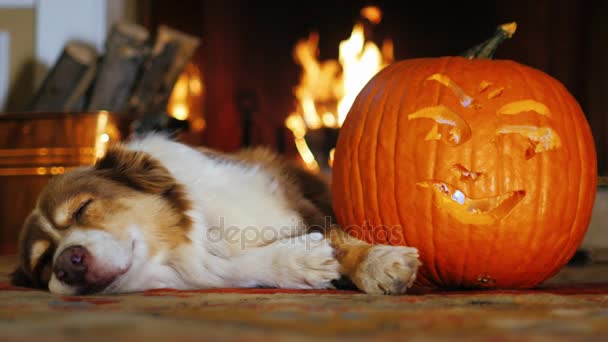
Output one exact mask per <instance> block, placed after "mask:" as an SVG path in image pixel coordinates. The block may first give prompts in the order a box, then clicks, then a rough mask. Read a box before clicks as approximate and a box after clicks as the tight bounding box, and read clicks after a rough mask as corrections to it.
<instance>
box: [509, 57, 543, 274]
mask: <svg viewBox="0 0 608 342" xmlns="http://www.w3.org/2000/svg"><path fill="white" fill-rule="evenodd" d="M511 68H512V70H513V71H515V72H516V73H517V74H518V75H519V76H520V78H521V81H520V82H518V84H521V85H522V88H524V91H523V92H524V94H526V95H524V97H522V98H529V97H532V98H538V97H537V96H536V94H535V93H534V89H535V87H533V86H532V85H531V82H530V78H529V77H528V74H529V72H530V70H526V71H527V72H523V71H522V69H521V65H517V64H515V65H512V66H511ZM528 94H530V96H528ZM534 120H535V122H534V124H535V126H537V127H541V126H542V125H543V123H542V119H541V116H540V115H536V116H534ZM532 159H534V160H533V162H534V164H535V165H534V166H535V168H534V172H532V173H533V174H534V175H535V176H536V180H535V182H534V184H539V183H540V182H541V181H542V182H543V185H541V189H545V185H544V181H545V180H546V179H548V178H549V177H546V175H545V174H544V172H543V170H546V168H545V167H544V166H545V163H546V162H547V159H548V156H547V154H542V153H541V154H540V155H538V154H537V155H535V156H534V157H533V158H532ZM531 161H532V160H528V164H530V162H531ZM534 192H536V190H534ZM541 201H542V196H538V197H537V198H536V200H535V201H534V202H533V206H534V209H533V210H532V212H533V213H539V212H540V208H541ZM528 210H530V209H528ZM539 217H540V215H538V214H537V215H535V216H534V219H531V220H530V226H531V227H533V229H527V230H525V232H526V233H525V234H523V238H522V240H524V241H537V234H536V233H537V232H538V229H537V227H539V226H540V222H539ZM518 244H519V242H518ZM539 251H542V249H541V248H538V249H537V250H536V251H534V250H533V251H532V253H534V252H536V253H538V252H539ZM522 259H524V260H521V263H524V262H525V261H526V259H527V260H534V259H536V255H534V256H530V257H528V258H522ZM527 264H529V262H527Z"/></svg>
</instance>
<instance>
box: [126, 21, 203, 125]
mask: <svg viewBox="0 0 608 342" xmlns="http://www.w3.org/2000/svg"><path fill="white" fill-rule="evenodd" d="M199 43H200V40H199V39H198V38H197V37H194V36H192V35H189V34H186V33H183V32H179V31H176V30H174V29H171V28H169V27H166V26H161V27H160V28H159V30H158V35H157V38H156V41H155V44H154V48H153V49H152V52H151V54H150V55H149V56H148V59H147V60H146V62H145V64H144V67H143V70H142V77H141V78H140V80H139V81H138V82H137V85H136V87H135V91H134V92H133V96H132V97H131V101H130V111H131V112H133V113H137V114H142V115H144V119H143V120H142V121H141V122H140V123H141V125H143V126H150V127H152V126H157V125H159V122H160V121H164V120H166V118H163V116H166V108H167V103H168V101H169V96H170V95H171V91H172V90H173V86H174V85H175V82H176V81H177V79H178V77H179V75H180V74H181V72H182V71H183V69H184V67H185V66H186V64H187V63H188V61H189V60H190V58H191V57H192V55H193V54H194V51H195V50H196V48H197V47H198V45H199ZM143 126H142V127H143ZM142 127H140V130H141V129H142ZM143 130H145V128H143Z"/></svg>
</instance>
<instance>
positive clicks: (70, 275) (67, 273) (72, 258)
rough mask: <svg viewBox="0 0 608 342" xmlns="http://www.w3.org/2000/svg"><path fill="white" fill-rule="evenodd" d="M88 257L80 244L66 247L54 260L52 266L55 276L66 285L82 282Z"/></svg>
mask: <svg viewBox="0 0 608 342" xmlns="http://www.w3.org/2000/svg"><path fill="white" fill-rule="evenodd" d="M89 258H90V254H89V252H88V251H87V249H86V248H84V247H82V246H72V247H68V248H66V249H65V250H64V251H63V252H61V254H59V256H58V257H57V260H56V261H55V265H54V268H53V272H54V273H55V277H57V279H58V280H59V281H61V282H62V283H65V284H68V285H79V284H83V283H84V282H85V275H86V273H87V269H88V267H87V259H89Z"/></svg>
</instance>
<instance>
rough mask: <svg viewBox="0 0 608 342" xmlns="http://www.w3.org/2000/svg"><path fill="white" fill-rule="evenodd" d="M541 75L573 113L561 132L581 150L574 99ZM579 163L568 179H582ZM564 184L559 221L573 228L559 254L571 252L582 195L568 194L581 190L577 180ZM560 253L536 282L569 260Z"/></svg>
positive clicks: (562, 105)
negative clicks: (571, 240)
mask: <svg viewBox="0 0 608 342" xmlns="http://www.w3.org/2000/svg"><path fill="white" fill-rule="evenodd" d="M540 76H544V78H545V79H549V80H548V81H547V80H545V81H544V82H543V80H541V79H539V80H537V82H539V83H540V82H543V85H545V86H548V87H549V89H551V92H552V94H553V97H554V98H555V101H556V102H557V103H558V104H559V110H560V111H566V112H569V113H571V115H563V116H562V117H563V120H568V123H561V124H562V127H564V126H566V127H568V128H570V129H562V132H561V133H560V134H562V135H563V136H564V137H565V138H566V139H567V141H568V142H569V143H568V144H567V146H570V144H571V143H572V141H574V142H576V144H577V149H576V150H577V151H578V150H580V147H579V146H578V145H580V144H579V139H578V136H579V135H578V132H576V131H572V129H571V128H574V129H576V126H578V123H577V120H575V117H573V114H575V113H576V112H572V111H571V110H570V108H569V106H568V103H567V102H570V101H572V100H573V99H568V101H565V99H564V96H565V95H566V94H565V92H564V90H562V89H556V87H555V85H556V81H554V80H553V79H551V78H550V77H548V76H547V75H540ZM573 126H574V127H573ZM567 152H568V160H569V162H572V161H573V160H572V158H574V156H573V155H572V153H571V149H570V147H568V149H567ZM577 154H578V153H577ZM549 162H550V161H547V163H549ZM578 164H579V167H577V168H572V167H570V168H568V171H567V172H571V173H572V174H573V175H572V176H567V177H565V179H566V180H569V179H580V177H581V171H582V170H581V164H582V161H581V160H578ZM553 171H555V170H553ZM563 185H564V186H563V187H562V189H564V190H563V191H562V193H563V194H562V195H561V196H559V197H560V198H563V199H564V200H563V203H564V208H565V210H564V211H558V213H559V215H558V216H559V222H560V224H562V225H566V226H568V225H570V226H571V229H569V230H568V237H567V238H566V239H565V241H564V243H563V244H562V245H561V246H560V247H559V248H558V251H561V252H560V253H558V255H562V256H563V255H564V254H570V253H569V252H568V251H567V250H568V248H569V247H568V245H569V240H570V239H571V235H572V229H574V227H576V226H575V224H576V222H575V221H576V216H577V215H578V212H579V205H580V197H579V196H578V195H577V196H576V197H575V198H573V197H572V196H569V195H568V194H572V192H573V191H575V190H576V192H577V193H578V192H579V191H580V186H579V185H578V184H576V183H575V182H571V181H570V182H567V184H563ZM573 201H575V202H576V206H572V205H571V203H572V202H573ZM571 207H572V208H575V209H573V214H572V215H574V218H572V219H571V220H570V222H564V221H565V219H564V218H563V217H564V216H566V217H572V215H570V214H569V213H567V210H568V208H571ZM559 228H561V227H559ZM559 228H558V229H559ZM541 253H542V252H541ZM571 254H574V251H572V253H571ZM558 255H554V256H553V258H555V260H557V263H555V262H553V264H554V265H553V267H547V268H546V269H545V272H544V274H539V275H538V276H537V278H538V279H537V280H536V283H538V282H540V281H542V280H543V279H544V277H547V275H549V274H553V273H555V272H557V271H558V270H559V269H560V268H561V265H563V264H565V263H566V262H567V260H563V261H560V259H562V257H561V256H558ZM568 259H569V257H568ZM555 265H560V266H559V267H556V266H555ZM532 285H535V284H532Z"/></svg>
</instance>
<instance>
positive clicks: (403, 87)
mask: <svg viewBox="0 0 608 342" xmlns="http://www.w3.org/2000/svg"><path fill="white" fill-rule="evenodd" d="M415 66H418V67H419V66H420V62H418V63H417V64H416V65H415ZM404 68H405V65H404V66H403V67H401V69H404ZM412 68H413V67H412ZM413 75H414V73H413V72H411V73H409V75H408V76H409V77H408V79H407V82H403V84H402V85H401V88H400V89H399V90H398V91H397V93H398V94H405V95H401V96H400V97H399V102H398V104H397V106H396V108H395V113H394V114H393V116H394V117H395V136H394V139H393V151H392V163H391V164H392V167H393V172H392V173H393V177H395V176H396V175H397V170H398V169H399V168H398V167H397V161H398V158H397V155H398V147H399V141H398V139H399V137H400V136H401V134H400V130H401V125H402V124H403V123H402V118H403V117H404V116H405V115H401V111H402V104H403V100H404V99H405V98H406V97H407V96H414V94H410V93H413V91H414V89H412V90H409V89H408V90H407V91H406V88H408V86H407V84H408V83H409V82H411V79H412V78H413ZM393 183H394V184H393V185H394V186H393V189H392V191H391V192H392V195H393V203H394V208H395V213H396V219H397V220H396V221H393V220H391V225H394V222H399V223H400V229H401V230H402V232H403V231H407V232H413V234H414V237H413V239H414V240H416V239H417V234H416V230H415V229H412V227H411V226H412V224H413V223H410V224H408V225H407V226H405V227H404V226H403V224H404V222H406V221H405V220H404V219H403V216H402V213H401V210H399V208H400V207H401V206H400V205H399V202H400V200H399V196H398V194H397V186H396V185H397V180H393ZM409 200H411V199H409ZM393 229H396V227H393ZM402 235H403V242H404V243H405V244H406V245H408V244H409V241H411V240H410V239H408V238H407V237H406V234H403V233H402ZM391 244H393V243H391Z"/></svg>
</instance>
